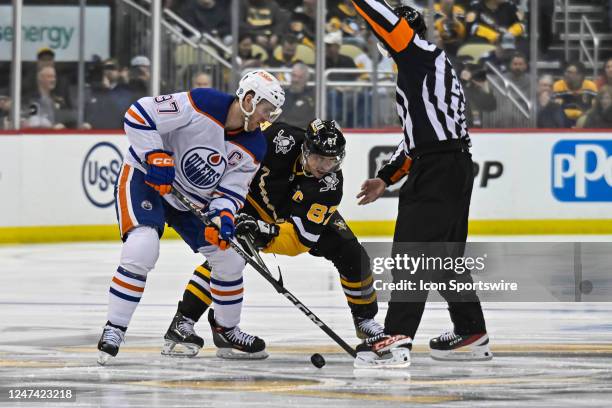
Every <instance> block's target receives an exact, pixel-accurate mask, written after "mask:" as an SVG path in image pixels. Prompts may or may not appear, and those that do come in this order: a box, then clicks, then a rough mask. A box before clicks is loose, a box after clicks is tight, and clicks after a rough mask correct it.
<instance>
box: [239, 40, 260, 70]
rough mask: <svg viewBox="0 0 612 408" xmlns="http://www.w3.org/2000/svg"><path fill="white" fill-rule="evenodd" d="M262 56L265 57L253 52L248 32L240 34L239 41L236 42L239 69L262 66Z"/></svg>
mask: <svg viewBox="0 0 612 408" xmlns="http://www.w3.org/2000/svg"><path fill="white" fill-rule="evenodd" d="M262 58H265V57H264V56H263V55H255V54H254V53H253V38H251V36H250V35H248V34H241V35H240V42H239V43H238V63H239V64H240V70H241V71H242V70H243V69H245V68H253V67H263V66H264V65H265V62H264V61H262Z"/></svg>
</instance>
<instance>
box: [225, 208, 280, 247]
mask: <svg viewBox="0 0 612 408" xmlns="http://www.w3.org/2000/svg"><path fill="white" fill-rule="evenodd" d="M278 234H279V228H278V225H276V224H268V223H267V222H265V221H262V220H257V219H255V218H254V217H251V216H250V215H248V214H238V216H237V217H236V235H238V236H248V235H250V236H251V238H252V239H253V244H254V245H255V247H256V248H258V249H261V248H266V247H267V246H268V244H270V241H272V240H273V239H274V238H275V237H277V236H278Z"/></svg>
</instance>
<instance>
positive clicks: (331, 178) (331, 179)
mask: <svg viewBox="0 0 612 408" xmlns="http://www.w3.org/2000/svg"><path fill="white" fill-rule="evenodd" d="M319 183H323V184H324V186H323V187H321V189H320V190H319V191H320V192H325V191H330V190H335V189H336V187H337V186H338V184H340V180H338V176H337V175H336V173H329V174H327V175H326V176H325V177H323V178H322V179H320V180H319Z"/></svg>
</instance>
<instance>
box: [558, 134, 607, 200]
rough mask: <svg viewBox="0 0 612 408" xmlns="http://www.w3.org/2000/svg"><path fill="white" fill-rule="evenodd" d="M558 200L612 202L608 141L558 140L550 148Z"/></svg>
mask: <svg viewBox="0 0 612 408" xmlns="http://www.w3.org/2000/svg"><path fill="white" fill-rule="evenodd" d="M552 193H553V195H554V196H555V198H556V199H557V200H559V201H600V202H601V201H612V140H562V141H560V142H557V143H556V144H555V145H554V146H553V150H552Z"/></svg>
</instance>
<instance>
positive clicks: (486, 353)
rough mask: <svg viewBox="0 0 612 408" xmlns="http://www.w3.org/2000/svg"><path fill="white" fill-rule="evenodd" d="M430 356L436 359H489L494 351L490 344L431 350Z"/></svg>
mask: <svg viewBox="0 0 612 408" xmlns="http://www.w3.org/2000/svg"><path fill="white" fill-rule="evenodd" d="M430 356H431V358H432V359H434V360H436V361H489V360H491V359H493V353H491V350H490V349H489V346H474V347H471V348H466V349H459V350H434V349H432V350H431V353H430Z"/></svg>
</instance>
